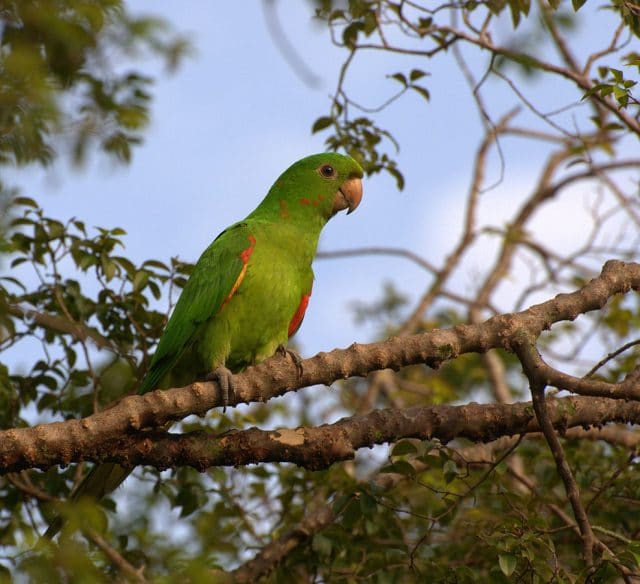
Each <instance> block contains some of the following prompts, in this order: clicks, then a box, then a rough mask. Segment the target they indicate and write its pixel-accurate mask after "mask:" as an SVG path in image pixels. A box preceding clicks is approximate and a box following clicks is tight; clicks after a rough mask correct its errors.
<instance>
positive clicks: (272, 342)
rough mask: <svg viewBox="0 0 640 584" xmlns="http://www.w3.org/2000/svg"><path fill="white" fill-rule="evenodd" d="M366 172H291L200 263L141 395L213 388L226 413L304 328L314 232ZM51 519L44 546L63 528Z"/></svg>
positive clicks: (345, 202)
mask: <svg viewBox="0 0 640 584" xmlns="http://www.w3.org/2000/svg"><path fill="white" fill-rule="evenodd" d="M362 176H363V172H362V168H361V167H360V165H359V164H358V163H357V162H356V161H355V160H353V159H352V158H350V157H348V156H343V155H341V154H335V153H330V152H329V153H324V154H314V155H312V156H308V157H306V158H303V159H302V160H299V161H298V162H296V163H294V164H293V165H292V166H290V167H289V168H288V169H287V170H286V171H285V172H284V173H283V174H282V175H280V177H279V178H278V179H277V180H276V182H275V183H274V185H273V186H272V187H271V189H270V190H269V192H268V193H267V196H266V197H265V198H264V199H263V201H262V202H261V203H260V204H259V205H258V207H256V209H255V210H254V211H253V212H252V213H250V214H249V216H248V217H247V218H246V219H244V220H243V221H240V222H238V223H235V224H234V225H231V226H230V227H228V228H227V229H225V230H224V231H223V232H222V233H221V234H220V235H218V237H217V238H216V239H215V240H214V241H213V243H212V244H211V245H210V246H209V247H208V248H207V249H206V250H205V251H204V253H203V254H202V255H201V256H200V258H199V259H198V261H197V263H196V265H195V267H194V269H193V272H192V273H191V276H190V277H189V280H188V281H187V283H186V285H185V287H184V289H183V290H182V293H181V295H180V298H179V300H178V302H177V304H176V306H175V309H174V311H173V314H172V315H171V318H170V319H169V322H168V323H167V326H166V328H165V331H164V333H163V335H162V336H161V338H160V341H159V343H158V347H157V349H156V352H155V354H154V356H153V359H152V360H151V363H150V365H149V370H148V372H147V374H146V376H145V377H144V379H143V381H142V383H141V384H140V389H139V393H146V392H148V391H151V390H154V389H156V388H159V387H162V388H167V387H176V386H180V385H187V384H188V383H191V382H192V381H194V380H196V379H204V378H211V377H214V378H216V379H217V380H218V381H219V383H220V387H221V390H222V394H223V403H224V404H225V405H226V403H227V401H228V394H229V389H232V388H230V378H231V375H232V372H239V371H241V370H242V369H244V368H245V367H247V366H248V365H252V364H254V363H259V362H260V361H263V360H264V359H266V358H268V357H270V356H272V355H273V354H274V353H275V352H276V350H278V349H279V348H285V347H286V345H287V341H288V340H289V338H290V337H291V336H292V335H293V334H295V332H296V331H297V330H298V328H299V327H300V325H301V324H302V319H303V318H304V314H305V310H306V308H307V304H308V303H309V297H310V296H311V287H312V284H313V271H312V269H311V262H312V261H313V258H314V256H315V253H316V248H317V246H318V239H319V237H320V232H321V231H322V228H323V227H324V226H325V224H326V223H327V221H328V220H329V219H330V218H331V217H333V216H334V215H335V214H336V213H337V212H338V211H342V210H344V209H348V213H351V212H352V211H353V210H354V209H355V208H356V207H357V206H358V205H359V204H360V201H361V199H362V181H361V178H362ZM130 472H131V471H130V470H129V469H126V468H124V467H122V466H120V465H119V464H116V463H103V464H98V465H97V466H95V467H94V468H93V469H92V470H91V472H90V473H89V474H88V475H87V476H86V477H85V479H84V480H83V481H82V482H81V483H80V484H79V485H78V487H77V488H76V489H75V491H74V492H73V493H72V495H71V497H72V500H78V499H80V498H81V497H90V498H92V499H95V500H98V499H100V498H102V497H103V496H105V495H106V494H108V493H110V492H112V491H113V490H114V489H115V488H116V487H118V485H120V483H122V481H124V480H125V478H126V477H127V476H128V475H129V473H130ZM62 524H63V520H62V518H61V516H57V517H56V518H54V520H53V521H52V522H51V524H50V525H49V528H48V529H47V531H46V533H45V536H46V537H48V538H52V537H54V536H55V535H56V533H57V532H58V531H59V530H60V528H61V527H62Z"/></svg>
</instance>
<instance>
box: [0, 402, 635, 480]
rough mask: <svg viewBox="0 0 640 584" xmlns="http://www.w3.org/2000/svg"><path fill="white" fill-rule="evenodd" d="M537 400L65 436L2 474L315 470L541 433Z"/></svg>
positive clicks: (609, 412)
mask: <svg viewBox="0 0 640 584" xmlns="http://www.w3.org/2000/svg"><path fill="white" fill-rule="evenodd" d="M547 407H548V410H549V420H550V423H551V424H552V425H553V427H555V428H557V429H558V430H559V431H561V432H564V431H565V430H566V429H568V428H573V427H587V426H601V425H603V424H607V423H609V422H627V423H632V424H640V403H639V402H636V401H631V402H626V401H624V400H614V399H609V398H592V397H567V398H562V399H555V400H549V403H548V406H547ZM540 430H541V428H540V426H539V424H538V422H537V421H536V418H535V416H534V409H533V408H532V404H531V402H522V403H515V404H475V403H471V404H467V405H463V406H449V405H439V406H426V407H412V408H407V409H404V410H398V409H386V410H374V411H373V412H370V413H368V414H366V415H362V416H352V417H348V418H343V419H342V420H339V421H338V422H335V423H334V424H325V425H323V426H319V427H315V428H297V429H288V428H281V429H277V430H259V429H258V428H250V429H248V430H241V431H235V432H227V433H225V434H223V435H222V436H214V435H212V434H209V433H206V432H191V433H187V434H171V433H168V432H165V431H162V430H150V431H140V432H134V433H130V434H125V435H120V436H117V437H112V436H107V437H104V438H103V439H102V440H101V441H95V440H93V439H92V438H91V437H89V436H84V437H80V438H79V439H76V438H75V437H69V438H68V439H62V440H61V441H62V444H57V443H53V444H48V445H47V446H46V448H42V449H40V450H39V451H37V452H34V453H32V456H31V458H30V459H28V460H27V459H25V458H24V457H12V459H11V460H9V457H7V456H6V449H5V447H4V444H2V445H0V449H1V450H2V452H3V460H5V461H7V462H4V463H3V465H2V470H3V471H4V472H14V471H18V470H22V469H24V468H28V467H31V466H37V467H42V468H45V467H48V466H51V465H55V464H57V463H59V461H60V459H61V457H62V456H63V455H66V454H67V452H70V451H72V455H71V456H70V457H68V458H67V459H66V460H65V462H67V463H69V462H76V461H79V460H92V461H113V462H119V463H121V464H124V465H129V466H135V465H139V464H145V465H152V466H155V467H157V468H159V469H165V468H170V467H174V466H182V465H189V466H192V467H194V468H196V469H198V470H201V471H204V470H205V469H207V468H209V467H213V466H241V465H247V464H256V463H264V462H293V463H295V464H297V465H299V466H303V467H306V468H309V469H311V470H319V469H323V468H327V467H328V466H331V465H332V464H334V463H335V462H338V461H342V460H349V459H352V458H353V457H354V456H355V453H356V451H357V450H358V449H359V448H365V447H367V448H370V447H372V446H374V445H375V444H384V443H387V442H396V441H398V440H400V439H402V438H418V439H433V438H437V439H439V440H440V441H441V442H443V443H446V442H449V441H450V440H453V439H454V438H467V439H469V440H472V441H474V442H490V441H492V440H496V439H497V438H500V437H502V436H513V435H515V434H526V433H531V432H539V431H540Z"/></svg>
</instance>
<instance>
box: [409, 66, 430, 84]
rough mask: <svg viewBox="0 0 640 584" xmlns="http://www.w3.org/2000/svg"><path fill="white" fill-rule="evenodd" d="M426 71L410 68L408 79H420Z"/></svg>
mask: <svg viewBox="0 0 640 584" xmlns="http://www.w3.org/2000/svg"><path fill="white" fill-rule="evenodd" d="M425 75H426V73H425V72H424V71H422V70H420V69H411V73H409V80H410V81H417V80H418V79H422V78H423V77H424V76H425Z"/></svg>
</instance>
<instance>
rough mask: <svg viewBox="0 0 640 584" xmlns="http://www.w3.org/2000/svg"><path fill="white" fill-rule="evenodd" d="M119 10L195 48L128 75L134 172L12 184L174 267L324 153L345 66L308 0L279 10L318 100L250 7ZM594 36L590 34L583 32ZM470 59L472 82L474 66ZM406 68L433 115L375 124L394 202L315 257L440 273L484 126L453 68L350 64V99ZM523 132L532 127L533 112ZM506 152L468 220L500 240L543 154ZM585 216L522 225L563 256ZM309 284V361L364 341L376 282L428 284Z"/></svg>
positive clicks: (333, 278)
mask: <svg viewBox="0 0 640 584" xmlns="http://www.w3.org/2000/svg"><path fill="white" fill-rule="evenodd" d="M129 6H130V9H131V10H132V11H134V12H135V13H148V14H155V15H158V16H160V17H163V18H165V19H166V20H167V21H168V22H169V23H171V25H172V26H173V27H174V29H175V30H176V31H177V32H179V33H181V34H184V35H185V36H186V37H187V38H188V39H189V40H190V41H191V43H192V45H193V48H194V52H193V55H192V56H191V57H190V58H187V59H186V60H185V61H184V63H183V65H182V66H181V67H180V68H179V70H178V71H177V73H176V74H173V75H169V74H167V73H166V72H164V71H163V70H162V68H161V67H160V66H159V65H158V64H157V63H152V62H143V63H142V64H140V63H137V62H134V63H132V64H131V67H132V68H133V69H139V68H142V69H143V70H145V71H146V72H148V73H151V74H152V75H157V82H156V84H155V88H154V96H155V101H154V105H153V108H152V122H151V125H150V127H149V129H148V130H147V132H146V134H145V141H144V145H143V146H142V147H141V148H139V149H137V150H135V151H134V157H133V161H132V163H131V164H130V165H129V166H122V165H115V164H113V163H111V162H109V161H106V160H105V159H104V158H101V157H94V158H93V159H92V161H91V162H90V163H89V164H88V165H87V167H86V168H84V170H82V171H81V172H78V171H76V170H74V169H72V168H71V167H70V166H68V165H67V164H66V163H65V162H60V163H57V164H56V165H54V166H53V167H51V168H49V169H47V170H41V169H36V168H30V169H26V170H20V172H19V173H15V174H14V176H13V177H12V178H13V179H14V182H17V183H18V184H20V185H21V186H22V192H23V194H25V195H28V196H32V197H35V198H36V199H37V200H38V201H39V203H40V204H41V205H42V206H43V207H44V208H45V210H46V212H47V213H48V214H49V215H50V216H53V217H56V218H59V219H65V218H68V217H71V216H75V217H78V218H80V219H82V220H84V221H85V222H86V224H87V225H88V226H92V225H95V226H98V225H99V226H104V227H116V226H118V227H122V228H124V229H125V230H126V231H127V235H126V237H125V241H126V246H127V248H126V253H127V254H128V255H130V256H131V257H132V258H134V259H136V260H138V261H142V260H144V259H148V258H154V259H160V260H167V259H168V258H170V257H171V256H179V257H180V258H181V259H183V260H187V261H195V260H196V259H197V257H198V256H199V254H200V253H201V252H202V250H203V249H205V247H206V246H207V245H208V244H209V243H210V241H212V240H213V239H214V238H215V236H216V235H217V234H218V233H219V232H220V231H221V230H222V229H224V228H225V227H226V226H227V225H229V224H231V223H233V222H235V221H237V220H239V219H241V218H243V217H244V216H245V215H246V214H248V213H249V212H250V211H251V210H252V209H253V208H254V207H255V206H256V205H257V204H258V203H259V201H260V200H261V199H262V197H263V196H264V195H265V194H266V192H267V190H268V188H269V187H270V185H271V184H272V182H273V181H274V180H275V179H276V177H277V176H278V175H279V174H280V173H281V172H282V171H283V170H284V169H286V168H287V167H288V166H289V165H290V164H291V163H292V162H294V161H295V160H297V159H299V158H301V157H303V156H306V155H308V154H311V153H314V152H319V151H323V150H324V149H325V147H324V144H323V140H324V137H323V135H322V134H320V135H312V134H311V130H310V129H311V125H312V123H313V121H314V120H315V119H316V118H317V117H319V116H321V115H325V114H326V113H327V111H328V109H329V106H330V99H329V95H330V94H331V93H332V92H333V90H334V85H335V81H336V78H337V73H338V69H339V66H340V64H341V62H342V60H343V59H344V58H345V56H346V53H344V52H343V51H340V50H338V49H337V48H334V47H332V46H331V45H330V42H329V37H328V33H327V31H326V30H325V29H324V28H322V26H319V25H318V23H315V22H314V21H313V19H312V8H311V4H310V3H307V2H279V3H275V6H276V13H277V16H278V20H279V23H280V26H281V27H282V30H283V31H284V34H285V35H286V37H287V39H288V41H289V42H290V43H291V44H292V45H293V46H294V47H295V49H296V51H297V54H298V56H299V57H300V58H302V59H303V61H304V63H305V65H306V67H307V68H308V69H309V70H310V71H312V72H313V74H314V75H315V76H316V77H317V80H318V83H317V84H316V85H314V86H310V85H309V84H307V83H305V82H304V81H303V80H302V79H301V78H300V76H299V75H298V74H297V73H296V72H295V71H294V70H293V69H292V68H291V67H290V65H289V64H288V63H287V62H286V61H285V59H283V57H282V54H281V53H280V52H279V50H278V48H277V46H276V44H275V43H274V41H273V37H272V36H271V35H270V33H269V30H268V27H267V26H266V23H265V13H264V9H263V6H264V5H263V4H262V3H257V2H255V3H251V9H248V8H247V6H248V5H247V4H246V3H241V2H225V3H218V4H216V8H215V9H214V8H212V4H211V3H207V2H203V1H198V0H187V1H183V2H180V3H173V2H152V1H148V0H136V1H135V2H131V3H129ZM608 18H610V17H609V16H608V15H607V13H603V12H597V11H595V10H594V11H592V12H591V13H589V12H588V11H587V9H585V10H584V11H583V12H581V18H580V20H581V22H582V26H581V28H580V29H579V32H578V43H577V46H578V48H580V47H581V46H584V47H585V49H586V47H587V46H588V45H587V43H593V42H594V39H595V38H596V37H597V35H598V32H597V31H598V30H605V29H606V28H607V27H606V26H604V24H605V23H606V22H607V19H608ZM596 22H597V23H598V24H599V26H598V27H596V28H594V27H593V26H592V25H593V23H596ZM502 24H503V26H502V25H500V26H499V27H498V32H497V36H498V37H499V38H498V40H504V39H506V38H508V36H509V35H510V34H511V31H512V27H511V24H510V22H509V21H507V20H505V22H504V23H502ZM594 31H595V32H594ZM500 37H501V38H500ZM542 48H543V50H545V49H544V47H542ZM632 48H633V47H629V50H632ZM467 56H468V57H469V59H470V64H471V66H472V68H474V70H475V74H476V75H477V76H478V77H479V76H481V75H482V73H483V71H484V67H485V66H486V63H487V62H486V56H484V55H479V54H477V53H475V52H474V53H473V54H472V53H471V52H469V53H468V54H467ZM121 66H122V67H124V68H126V67H127V66H128V65H127V64H126V63H123V64H121ZM414 67H420V68H423V69H424V70H426V71H428V72H429V73H430V76H429V77H427V78H425V79H424V81H425V84H426V85H427V87H428V88H429V90H430V92H431V101H430V102H429V103H426V102H425V101H424V100H423V99H422V98H420V97H419V96H418V95H417V94H415V95H407V96H405V97H404V98H402V99H401V100H399V101H398V102H396V103H394V104H393V105H391V106H390V107H389V108H388V110H387V111H385V112H384V113H383V114H382V115H381V116H380V117H379V121H380V124H381V126H382V127H386V128H388V129H390V130H391V131H392V132H393V133H394V135H395V137H396V138H397V139H398V142H399V143H400V145H401V150H400V152H399V153H398V155H397V159H398V162H399V165H400V168H401V170H402V171H403V173H404V174H405V178H406V188H405V190H404V191H403V192H399V191H398V190H397V188H396V186H395V182H394V181H393V180H392V179H390V178H389V177H388V176H386V175H384V176H381V175H377V176H375V177H371V178H366V179H365V181H364V199H363V202H362V204H361V206H360V207H359V208H358V210H357V212H356V213H354V214H352V215H350V216H349V217H346V216H345V215H344V214H341V215H339V216H337V217H336V218H334V219H333V220H332V221H331V222H330V223H329V225H328V226H327V228H326V229H325V231H324V233H323V236H322V238H321V242H320V249H321V250H326V251H331V250H341V249H348V248H354V247H362V246H392V247H403V248H406V249H409V250H411V251H413V252H416V253H418V254H420V255H422V256H423V257H424V258H425V259H426V260H428V261H430V262H432V263H434V264H437V265H439V264H440V263H441V261H442V258H443V257H444V256H445V255H446V254H447V253H448V252H449V251H450V250H451V248H452V247H453V245H454V244H455V243H456V241H457V238H458V236H459V233H460V226H461V221H462V215H463V212H464V206H465V197H466V195H467V190H468V184H469V177H470V176H471V169H472V164H473V155H474V153H475V150H476V148H477V145H478V143H479V140H480V139H481V136H482V124H481V121H480V118H479V116H478V112H477V109H476V108H475V106H474V104H473V101H472V99H471V97H470V91H469V89H468V87H467V85H466V84H465V81H464V79H463V78H462V76H461V74H460V73H459V71H458V69H457V67H455V66H454V65H453V62H452V60H451V57H450V55H449V56H446V57H443V58H438V59H435V60H432V61H427V60H424V59H422V60H417V59H416V58H411V59H403V58H398V57H394V56H390V55H385V54H382V53H380V52H377V53H369V54H367V55H366V58H363V59H361V60H360V61H358V62H357V63H356V66H355V67H354V69H353V74H352V75H351V76H350V78H349V82H348V88H349V90H350V91H351V92H352V96H353V98H354V99H356V100H357V101H360V102H363V103H364V104H366V105H369V106H376V105H378V104H380V103H382V102H383V101H384V100H385V99H387V98H388V97H389V96H391V95H392V94H393V93H394V92H395V91H396V90H397V89H398V84H397V83H396V82H395V81H393V80H390V79H388V78H387V77H386V75H388V74H391V73H394V72H396V71H404V72H408V71H409V70H410V69H412V68H414ZM523 87H525V88H526V89H527V90H531V91H532V92H534V93H535V95H536V96H537V97H536V99H538V100H539V101H538V103H539V104H540V105H541V106H542V107H548V108H549V109H555V108H557V107H559V106H561V105H564V103H565V100H569V101H575V94H573V93H570V92H567V91H566V89H565V88H564V87H563V86H562V84H557V83H556V84H552V85H546V86H544V85H542V84H540V83H537V84H536V83H534V84H533V85H531V86H527V85H523ZM486 90H487V93H486V97H487V103H488V109H489V111H490V113H491V114H492V115H495V117H496V118H497V117H498V116H499V115H500V114H502V113H504V112H505V111H507V109H509V107H511V106H512V105H513V104H515V103H516V99H515V97H514V96H513V94H512V92H511V91H510V90H509V89H508V87H506V85H505V84H503V83H500V82H499V81H489V82H488V83H487V85H486ZM568 115H571V114H568ZM522 119H523V121H525V120H527V119H530V114H527V113H525V114H523V115H522ZM636 146H637V144H636ZM502 147H503V150H504V152H505V163H506V173H505V176H504V179H503V181H502V182H501V183H500V185H499V186H497V187H496V188H494V189H491V190H489V191H487V192H486V193H485V194H484V195H483V197H482V206H481V210H480V217H481V218H482V219H483V221H485V222H487V223H491V224H493V225H496V226H499V227H501V226H502V225H503V224H504V222H505V221H506V219H507V218H508V217H509V216H510V214H512V213H513V210H514V209H516V208H517V207H518V206H519V204H520V201H521V200H522V199H523V197H524V196H526V195H527V194H528V193H529V188H530V185H531V184H532V183H533V182H534V181H535V177H536V174H537V172H538V168H539V162H540V161H541V160H542V155H543V150H542V149H541V148H539V147H536V146H535V145H533V146H531V145H527V146H526V147H525V146H524V145H523V143H522V141H519V140H516V139H513V138H505V139H504V140H503V144H502ZM492 160H493V163H492V165H491V167H490V170H489V175H488V178H487V181H486V184H491V183H494V182H496V181H497V180H498V179H499V177H500V170H499V165H498V159H497V156H496V155H495V152H494V153H493V154H492ZM576 196H577V197H580V198H584V197H583V195H582V194H577V195H576ZM584 212H586V210H585V205H584V202H583V201H582V200H580V199H576V198H571V197H568V198H565V199H561V200H560V201H559V202H558V203H557V206H555V207H554V208H553V210H552V211H550V212H546V211H543V212H542V213H541V215H540V217H539V218H538V219H536V220H535V221H534V223H533V225H534V226H537V227H538V228H544V229H545V231H546V241H547V243H548V245H549V246H550V247H552V248H559V247H563V246H571V245H575V244H576V242H577V241H578V240H580V239H581V238H582V237H583V236H584V235H585V234H584V233H583V231H584V229H583V225H584V222H583V220H582V215H581V214H582V213H584ZM495 244H496V240H491V239H486V240H485V241H483V242H481V244H480V245H479V246H478V247H477V248H476V250H475V251H474V252H473V253H472V254H470V257H469V259H468V260H467V261H465V264H464V266H463V268H462V269H461V270H460V271H459V273H458V274H457V275H456V278H455V279H454V280H453V285H454V286H456V287H457V290H456V291H457V292H459V293H463V294H468V293H469V292H470V291H472V290H473V287H474V285H475V284H477V281H478V274H479V273H480V272H481V271H482V269H483V268H485V267H486V265H487V263H488V261H489V259H490V258H491V252H492V251H493V250H495ZM315 271H316V284H315V286H314V293H313V298H312V301H311V304H310V307H309V310H308V312H307V316H306V319H305V323H304V326H303V327H302V329H301V331H300V332H299V333H298V336H297V340H298V343H299V346H300V348H301V352H302V354H303V355H305V356H309V355H312V354H314V353H315V352H317V351H320V350H330V349H333V348H335V347H345V346H347V345H349V344H350V343H352V342H354V341H358V342H367V341H371V340H373V338H374V335H375V333H376V331H375V328H374V327H373V326H368V327H367V326H361V325H357V324H356V323H355V320H354V313H353V303H354V302H371V301H373V300H375V299H377V298H380V296H381V293H382V287H383V284H384V282H387V281H392V282H393V283H394V284H395V285H396V286H397V288H398V289H399V290H400V291H401V292H402V293H404V294H406V295H407V296H408V297H409V299H410V300H411V301H412V302H413V303H415V301H416V300H417V299H418V298H419V297H420V295H421V293H422V292H423V291H424V289H425V287H426V286H427V285H428V283H429V282H430V278H429V275H428V274H427V273H426V272H424V271H423V270H422V269H421V268H419V267H417V266H415V265H414V264H412V263H410V262H408V261H407V260H404V259H399V258H381V257H379V256H376V257H373V258H351V259H340V260H322V261H317V262H316V264H315ZM522 283H523V282H521V281H518V278H517V276H516V277H515V278H514V279H512V280H511V281H510V282H507V283H506V285H505V288H504V291H503V293H502V294H503V296H504V298H505V306H506V307H508V304H509V300H510V299H512V298H513V294H514V290H515V289H517V288H518V287H520V286H521V285H522Z"/></svg>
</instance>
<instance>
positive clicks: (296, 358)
mask: <svg viewBox="0 0 640 584" xmlns="http://www.w3.org/2000/svg"><path fill="white" fill-rule="evenodd" d="M276 352H277V353H278V354H279V355H282V356H283V357H287V356H288V357H289V358H290V359H291V360H292V361H293V363H294V365H295V366H296V371H297V372H298V377H299V378H300V377H302V357H301V356H300V353H298V352H297V351H294V350H292V349H287V348H286V347H285V346H284V345H280V346H279V347H278V349H277V350H276Z"/></svg>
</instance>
